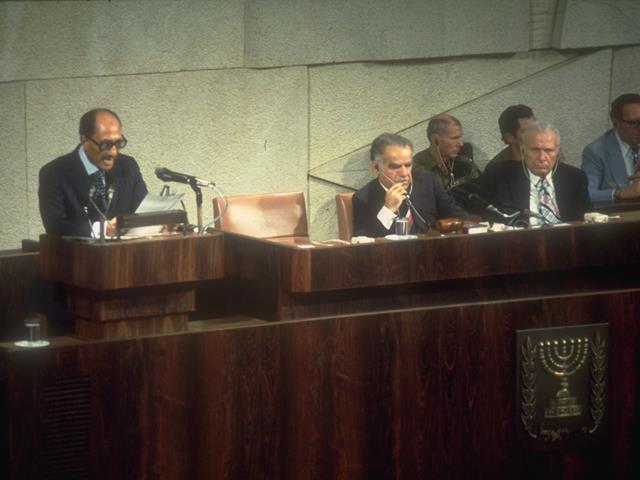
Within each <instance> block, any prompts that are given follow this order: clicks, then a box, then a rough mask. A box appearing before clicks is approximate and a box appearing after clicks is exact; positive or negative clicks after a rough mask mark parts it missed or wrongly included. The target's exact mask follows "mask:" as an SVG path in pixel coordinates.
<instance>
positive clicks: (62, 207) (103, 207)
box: [38, 108, 147, 237]
mask: <svg viewBox="0 0 640 480" xmlns="http://www.w3.org/2000/svg"><path fill="white" fill-rule="evenodd" d="M79 131H80V145H78V147H77V148H76V149H75V150H74V151H73V152H71V153H68V154H66V155H63V156H62V157H58V158H56V159H55V160H53V161H51V162H49V163H47V164H46V165H45V166H44V167H42V169H41V170H40V185H39V188H38V198H39V203H40V215H41V217H42V223H43V224H44V228H45V230H46V231H47V233H51V234H54V235H74V236H83V237H89V236H92V235H97V232H98V231H99V230H98V229H99V227H98V225H97V222H99V220H100V217H101V215H105V217H106V218H107V219H109V223H108V224H107V234H109V235H112V234H113V232H114V230H115V216H116V215H120V214H124V213H133V212H134V211H135V210H136V208H138V205H140V202H142V199H143V198H144V197H145V195H146V194H147V186H146V185H145V183H144V180H143V179H142V174H141V173H140V168H139V167H138V164H137V163H136V161H135V160H134V159H133V158H132V157H129V156H127V155H122V154H121V153H120V150H122V149H123V148H124V147H125V146H126V145H127V139H126V138H125V136H124V135H123V134H122V123H121V122H120V118H118V115H116V114H115V113H114V112H112V111H111V110H107V109H106V108H97V109H95V110H91V111H90V112H87V113H85V114H84V115H83V116H82V118H81V119H80V129H79Z"/></svg>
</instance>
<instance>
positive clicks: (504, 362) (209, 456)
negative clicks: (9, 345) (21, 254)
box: [3, 290, 640, 480]
mask: <svg viewBox="0 0 640 480" xmlns="http://www.w3.org/2000/svg"><path fill="white" fill-rule="evenodd" d="M638 318H640V291H639V290H634V291H627V292H611V293H608V294H601V295H582V296H570V297H561V298H547V299H531V300H526V301H520V302H496V303H487V304H483V303H477V304H471V305H465V306H456V305H450V306H443V307H441V308H432V309H416V310H408V311H403V312H397V311H396V312H388V313H378V314H364V315H360V316H350V317H341V318H327V319H318V320H309V321H292V322H278V323H267V322H262V323H260V324H259V325H253V326H252V325H249V326H246V325H245V326H242V328H239V327H238V328H234V327H232V326H231V327H229V328H226V329H217V328H214V327H211V328H208V327H207V326H206V324H205V327H203V328H202V329H201V331H199V332H191V333H185V334H176V335H166V336H158V337H148V338H139V339H135V340H120V341H110V342H97V343H80V342H74V341H67V345H66V346H64V345H62V344H60V345H59V346H54V348H51V349H43V350H40V351H17V350H16V349H9V350H6V351H4V353H3V355H4V356H5V360H6V370H5V373H6V375H5V376H4V379H5V380H4V386H5V388H4V389H3V391H4V397H5V398H4V401H5V404H6V407H7V408H6V410H5V411H6V412H8V415H9V417H8V418H9V426H10V428H9V429H8V431H9V432H10V433H9V438H8V445H9V452H8V454H6V455H5V460H6V461H8V462H9V464H10V466H11V471H12V473H13V476H14V478H42V477H43V476H44V474H46V473H47V472H48V470H47V469H48V468H51V465H49V464H47V463H46V462H44V461H43V459H49V458H50V457H46V452H47V451H50V446H48V444H47V442H48V441H49V440H48V439H47V438H46V437H45V436H43V434H42V432H43V431H45V430H46V429H45V426H46V425H47V417H46V414H45V413H44V412H46V411H48V410H47V408H46V405H42V403H41V398H42V394H41V392H42V391H43V390H44V389H47V388H48V389H51V388H52V386H53V387H55V385H56V384H58V383H60V382H64V381H68V380H69V379H72V380H73V379H80V381H82V379H83V378H86V379H88V383H87V385H88V387H87V388H88V389H89V391H90V405H89V408H90V415H89V417H88V421H89V425H88V431H89V432H90V441H89V448H88V456H89V459H88V462H86V474H87V475H88V477H87V478H113V479H142V478H170V479H173V478H176V479H178V478H216V479H223V478H230V479H231V478H232V479H249V478H278V479H295V480H298V479H318V480H325V479H349V480H353V479H372V478H384V479H386V478H406V479H414V478H429V479H438V478H447V479H449V478H454V479H458V478H459V479H462V478H470V477H474V478H532V479H534V478H535V479H539V478H567V479H569V478H586V477H587V476H591V477H594V478H633V473H637V470H636V471H635V472H634V471H633V468H636V469H637V467H638V464H637V462H638V459H637V454H635V453H634V452H633V450H632V447H633V445H634V442H636V443H635V445H636V446H637V445H638V443H637V441H638V427H637V425H638V409H637V406H638V398H639V395H638V394H639V392H638V388H639V387H638V373H639V367H640V365H639V358H638V353H637V352H638V351H639V350H640V348H639V346H640V332H639V326H638V321H637V320H638ZM603 320H608V321H609V322H610V331H609V339H610V342H611V350H610V351H611V357H610V371H611V376H610V385H609V415H610V417H609V422H610V426H611V427H610V432H609V435H608V441H606V442H604V443H601V444H596V445H593V446H592V447H590V448H587V449H585V450H582V451H574V452H568V453H564V454H540V453H531V452H527V451H525V450H523V449H522V448H521V447H520V446H519V443H518V440H517V437H516V434H515V428H516V423H517V422H518V421H519V419H518V418H516V416H515V405H514V402H515V386H514V383H515V377H516V372H515V363H514V357H515V336H514V332H515V330H516V329H520V328H533V327H545V326H555V325H575V324H585V323H593V322H601V321H603ZM59 342H60V343H63V342H64V341H63V340H60V341H59ZM69 405H73V403H72V402H71V403H69ZM67 413H68V415H69V418H71V417H72V416H73V414H74V412H73V408H72V407H69V411H68V412H67ZM634 425H635V426H634ZM634 428H635V430H634ZM58 441H59V442H61V443H59V444H57V445H58V446H57V448H58V449H60V450H62V451H65V444H64V438H62V439H58ZM73 448H74V447H73V446H70V447H69V449H68V450H69V459H68V461H69V462H70V463H71V464H75V463H74V459H73V451H74V450H73ZM81 453H82V452H81ZM9 455H10V456H9ZM47 462H51V460H50V459H49V460H47ZM633 462H636V463H635V464H634V463H633ZM63 466H64V465H63ZM58 467H60V465H58Z"/></svg>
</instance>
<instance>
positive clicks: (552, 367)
mask: <svg viewBox="0 0 640 480" xmlns="http://www.w3.org/2000/svg"><path fill="white" fill-rule="evenodd" d="M538 346H539V349H538V355H539V358H540V363H542V366H543V367H544V369H545V370H546V371H547V372H548V373H550V374H551V375H553V376H555V377H560V389H559V390H558V391H557V393H556V398H555V399H550V400H549V406H548V407H547V408H545V411H544V416H545V418H561V417H575V416H579V415H581V414H582V406H581V405H580V404H579V403H578V401H577V399H576V397H572V396H571V393H570V392H569V377H571V376H572V375H573V374H575V373H576V372H577V371H578V370H580V368H581V367H582V366H583V365H584V362H585V360H586V359H587V356H588V355H589V340H588V339H587V338H570V339H562V340H547V341H541V342H540V343H539V344H538Z"/></svg>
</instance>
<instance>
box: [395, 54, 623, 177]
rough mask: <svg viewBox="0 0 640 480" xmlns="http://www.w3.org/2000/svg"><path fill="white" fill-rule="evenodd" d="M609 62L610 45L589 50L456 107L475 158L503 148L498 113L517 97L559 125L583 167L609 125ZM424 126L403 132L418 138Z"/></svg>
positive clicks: (568, 154)
mask: <svg viewBox="0 0 640 480" xmlns="http://www.w3.org/2000/svg"><path fill="white" fill-rule="evenodd" d="M610 64H611V50H608V49H607V50H602V51H599V52H596V53H593V54H589V55H585V56H584V57H582V58H579V59H575V60H569V61H567V62H566V63H564V64H562V65H558V66H556V67H554V68H551V69H549V70H545V71H544V72H540V73H538V74H536V75H533V76H532V77H530V78H527V79H524V80H522V81H521V82H517V83H514V84H513V85H510V86H507V87H505V88H503V89H500V90H498V91H496V92H493V93H492V94H490V95H486V96H483V97H481V98H479V99H477V100H475V101H474V102H471V103H468V104H465V105H461V106H460V107H457V108H454V109H452V110H451V113H452V114H453V115H455V116H456V117H458V118H460V119H461V120H462V121H463V125H465V126H466V127H465V130H464V131H465V140H466V141H469V142H471V143H472V144H473V146H474V157H475V160H476V162H477V163H478V164H479V165H480V166H481V167H484V165H485V164H486V162H487V161H488V160H490V159H491V158H492V157H493V156H494V155H495V154H496V153H498V152H499V151H500V150H501V149H502V148H504V144H503V143H502V141H501V139H500V132H499V128H498V116H499V115H500V113H501V112H502V110H504V109H505V108H506V107H507V106H509V105H512V104H516V103H524V104H525V105H529V106H530V107H531V108H532V109H533V111H534V113H535V114H536V116H537V118H538V120H542V121H545V122H548V123H551V124H553V125H554V126H556V127H557V128H558V130H559V131H560V135H561V138H562V142H561V143H562V150H563V153H564V155H565V158H566V160H567V162H568V163H570V164H573V165H574V166H578V167H579V166H580V162H581V155H582V150H583V148H584V147H585V146H586V145H587V144H588V143H590V142H591V141H593V140H594V139H595V138H596V137H597V136H599V135H601V134H602V132H603V131H604V130H605V129H606V112H607V104H608V95H609V81H610V74H609V72H610V69H609V66H610ZM422 130H423V129H421V128H419V127H417V128H413V129H409V130H407V131H405V132H404V133H405V134H406V135H407V136H408V137H409V138H418V137H419V136H420V135H421V133H422Z"/></svg>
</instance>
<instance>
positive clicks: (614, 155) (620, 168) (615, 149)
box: [604, 129, 629, 185]
mask: <svg viewBox="0 0 640 480" xmlns="http://www.w3.org/2000/svg"><path fill="white" fill-rule="evenodd" d="M604 148H605V158H610V159H612V160H611V162H610V165H609V167H610V168H611V174H612V175H613V179H614V180H615V182H616V183H617V184H618V185H626V184H627V183H628V177H629V175H628V174H627V167H626V165H625V160H624V157H623V156H622V150H620V143H619V142H618V139H617V138H616V131H615V129H611V130H610V131H609V133H608V134H607V136H606V137H605V142H604Z"/></svg>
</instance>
